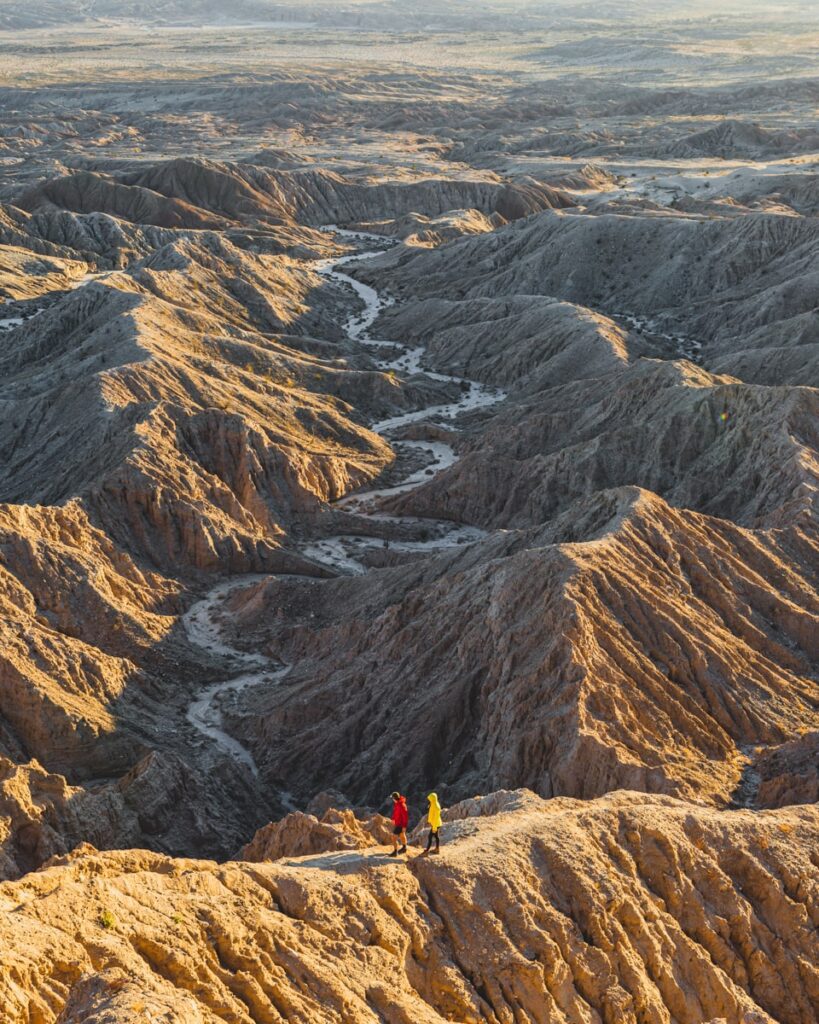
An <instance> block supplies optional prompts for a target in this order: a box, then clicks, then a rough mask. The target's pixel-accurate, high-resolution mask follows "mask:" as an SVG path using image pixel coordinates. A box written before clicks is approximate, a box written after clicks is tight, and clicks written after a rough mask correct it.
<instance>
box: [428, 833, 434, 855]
mask: <svg viewBox="0 0 819 1024" xmlns="http://www.w3.org/2000/svg"><path fill="white" fill-rule="evenodd" d="M434 835H435V829H434V828H431V829H430V830H429V837H428V839H427V853H428V852H429V849H430V847H431V846H432V837H433V836H434Z"/></svg>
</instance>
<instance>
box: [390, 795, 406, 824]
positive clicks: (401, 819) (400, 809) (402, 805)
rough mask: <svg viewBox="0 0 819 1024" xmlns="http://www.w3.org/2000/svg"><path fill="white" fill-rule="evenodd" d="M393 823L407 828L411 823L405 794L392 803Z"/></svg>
mask: <svg viewBox="0 0 819 1024" xmlns="http://www.w3.org/2000/svg"><path fill="white" fill-rule="evenodd" d="M392 823H393V825H395V827H396V828H406V827H407V825H409V811H408V810H407V798H406V797H405V796H400V797H399V798H398V799H397V800H396V801H395V802H394V803H393V805H392Z"/></svg>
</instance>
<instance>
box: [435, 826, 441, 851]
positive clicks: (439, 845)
mask: <svg viewBox="0 0 819 1024" xmlns="http://www.w3.org/2000/svg"><path fill="white" fill-rule="evenodd" d="M438 832H439V829H437V828H436V829H435V852H436V853H437V852H438V851H439V850H440V849H441V840H440V838H439V836H438Z"/></svg>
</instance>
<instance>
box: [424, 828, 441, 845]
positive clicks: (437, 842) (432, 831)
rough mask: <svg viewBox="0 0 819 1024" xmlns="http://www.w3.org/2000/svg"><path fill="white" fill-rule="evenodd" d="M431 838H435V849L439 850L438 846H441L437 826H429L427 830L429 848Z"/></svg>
mask: <svg viewBox="0 0 819 1024" xmlns="http://www.w3.org/2000/svg"><path fill="white" fill-rule="evenodd" d="M433 839H434V840H435V849H436V850H440V848H441V840H440V839H439V838H438V829H437V828H431V829H430V830H429V839H427V849H429V848H430V847H431V846H432V840H433Z"/></svg>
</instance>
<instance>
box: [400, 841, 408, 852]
mask: <svg viewBox="0 0 819 1024" xmlns="http://www.w3.org/2000/svg"><path fill="white" fill-rule="evenodd" d="M398 852H399V853H406V852H407V844H406V843H404V845H403V846H402V847H401V849H400V850H399V851H398Z"/></svg>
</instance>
